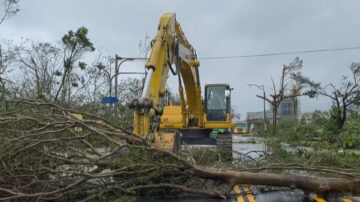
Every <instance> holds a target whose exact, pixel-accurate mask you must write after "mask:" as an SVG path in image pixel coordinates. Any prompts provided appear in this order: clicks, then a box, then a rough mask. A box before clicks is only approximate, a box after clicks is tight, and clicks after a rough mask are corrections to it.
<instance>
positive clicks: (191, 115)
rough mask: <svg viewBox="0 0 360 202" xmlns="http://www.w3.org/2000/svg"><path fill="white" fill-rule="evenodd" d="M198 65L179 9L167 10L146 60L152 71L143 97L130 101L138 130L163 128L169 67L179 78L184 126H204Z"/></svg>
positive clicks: (148, 68) (135, 128) (137, 132)
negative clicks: (181, 24) (186, 35)
mask: <svg viewBox="0 0 360 202" xmlns="http://www.w3.org/2000/svg"><path fill="white" fill-rule="evenodd" d="M198 67H199V61H198V60H197V57H196V52H195V50H194V48H193V47H192V46H191V45H190V43H189V42H188V41H187V39H186V38H185V35H184V33H183V32H182V29H181V27H180V24H179V23H178V22H177V21H176V18H175V13H165V14H164V15H162V16H161V18H160V22H159V25H158V32H157V35H156V37H155V39H154V40H153V41H152V49H151V54H150V57H149V58H148V60H147V62H146V68H147V70H148V74H147V77H146V79H145V84H144V89H143V92H142V95H141V98H140V99H135V100H133V101H132V102H131V103H130V104H129V106H130V108H132V109H134V133H135V134H138V135H143V136H148V135H149V134H153V133H154V132H156V131H158V130H159V128H160V117H161V115H162V113H163V109H164V104H163V97H164V96H165V87H166V82H167V78H168V72H169V70H170V71H171V72H172V74H174V75H177V76H178V79H179V96H180V105H181V114H182V124H183V127H187V125H189V124H190V125H196V126H198V127H203V125H204V123H203V104H202V97H201V86H200V78H199V70H198ZM182 83H183V85H184V87H185V93H186V101H185V98H184V88H183V86H182Z"/></svg>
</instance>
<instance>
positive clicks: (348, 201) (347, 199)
mask: <svg viewBox="0 0 360 202" xmlns="http://www.w3.org/2000/svg"><path fill="white" fill-rule="evenodd" d="M341 200H343V201H344V202H353V201H352V200H350V199H349V198H347V197H341Z"/></svg>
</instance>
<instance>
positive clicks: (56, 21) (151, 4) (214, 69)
mask: <svg viewBox="0 0 360 202" xmlns="http://www.w3.org/2000/svg"><path fill="white" fill-rule="evenodd" d="M359 6H360V2H358V1H355V0H354V1H335V0H332V1H325V0H323V1H310V0H308V1H256V2H254V1H236V0H231V1H230V0H229V1H208V0H197V1H190V0H184V1H170V0H156V1H145V0H144V1H140V0H128V1H115V0H111V1H110V0H108V1H95V0H92V1H90V0H77V1H72V0H62V1H46V0H32V1H26V0H21V1H20V8H21V11H20V12H19V13H18V14H17V15H16V16H15V17H13V18H11V19H10V20H8V21H6V22H4V23H3V24H1V25H0V39H13V40H15V41H18V40H20V37H24V38H29V39H31V40H35V41H52V42H54V41H58V40H60V39H61V37H62V35H63V34H64V33H66V32H67V31H68V30H70V29H76V28H78V27H80V26H86V27H87V28H88V29H89V37H90V39H91V40H92V41H93V43H94V44H95V45H96V46H98V47H101V49H102V50H103V52H104V54H108V55H114V54H115V53H117V54H119V55H121V56H140V53H139V50H138V44H139V40H140V39H143V37H144V35H145V33H148V34H149V35H150V36H152V37H153V36H154V35H155V34H156V27H157V23H158V19H159V17H160V15H161V14H162V13H164V12H169V11H170V12H176V14H177V18H178V21H179V22H180V23H181V25H182V27H183V30H184V32H185V34H186V36H187V38H188V39H189V41H190V42H191V43H192V44H193V46H194V47H195V48H196V50H197V53H198V56H199V57H200V58H201V57H209V56H228V55H245V54H253V53H260V54H261V53H268V52H285V51H297V50H305V49H319V48H338V47H349V46H360V40H359V36H360V21H359V19H360V13H359V12H358V8H359ZM359 52H360V51H359V50H354V51H346V52H331V53H319V54H299V55H284V56H275V57H259V58H245V59H229V60H200V64H201V67H200V73H201V80H202V83H203V84H205V83H221V82H227V83H230V85H232V86H233V87H234V88H235V91H234V92H233V104H234V105H237V106H238V107H237V108H238V110H239V111H240V112H241V113H242V114H243V115H244V114H245V113H246V112H248V111H260V110H261V109H262V102H261V100H259V99H258V98H256V97H255V95H256V94H258V93H261V92H259V91H258V90H257V89H254V88H249V87H248V86H247V85H246V84H248V83H258V84H265V85H266V89H267V91H270V90H271V89H270V87H271V79H270V78H271V77H273V78H274V80H275V81H276V80H277V79H278V78H279V75H280V72H281V68H282V65H283V64H287V63H289V62H291V61H292V60H293V59H294V58H295V57H296V56H299V57H300V58H301V59H303V61H304V67H303V72H304V74H305V75H308V76H311V78H313V79H314V80H318V81H321V82H323V83H328V82H332V81H337V80H339V79H340V78H341V75H342V74H347V73H349V72H348V67H349V65H350V64H351V62H352V61H359V60H360V55H359ZM142 69H143V63H127V64H124V66H123V70H124V71H127V70H129V71H130V70H142ZM176 84H177V82H176V78H171V79H170V80H169V85H170V87H171V88H172V89H174V90H176ZM301 102H302V110H303V111H312V110H314V109H322V110H326V109H327V108H328V107H329V106H330V104H331V103H329V101H328V100H327V99H325V98H320V99H318V100H309V99H307V98H302V99H301ZM243 117H244V116H243Z"/></svg>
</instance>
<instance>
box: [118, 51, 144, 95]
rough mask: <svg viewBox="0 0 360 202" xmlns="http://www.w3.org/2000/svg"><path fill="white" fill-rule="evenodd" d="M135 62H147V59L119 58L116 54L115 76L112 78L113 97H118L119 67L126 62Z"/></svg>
mask: <svg viewBox="0 0 360 202" xmlns="http://www.w3.org/2000/svg"><path fill="white" fill-rule="evenodd" d="M135 60H147V58H130V57H119V56H118V55H117V54H116V55H115V74H114V75H113V76H112V78H113V77H115V97H117V96H118V84H119V83H118V75H119V74H122V73H120V72H119V69H120V66H121V65H122V64H123V63H124V62H126V61H135ZM119 61H120V63H119ZM134 73H135V72H134Z"/></svg>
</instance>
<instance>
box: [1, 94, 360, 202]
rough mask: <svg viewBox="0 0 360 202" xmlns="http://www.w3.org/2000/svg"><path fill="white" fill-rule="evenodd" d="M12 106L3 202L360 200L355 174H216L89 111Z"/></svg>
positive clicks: (272, 169)
mask: <svg viewBox="0 0 360 202" xmlns="http://www.w3.org/2000/svg"><path fill="white" fill-rule="evenodd" d="M9 105H10V107H9V110H8V111H6V112H4V113H1V114H0V161H1V162H0V176H1V177H0V181H1V185H0V200H9V199H22V200H57V199H58V200H61V199H66V200H74V199H76V200H83V201H89V200H93V199H104V198H106V199H109V198H112V199H114V198H119V197H127V196H139V195H140V190H141V194H143V195H156V194H164V193H173V192H177V191H181V192H190V193H195V194H201V195H207V196H211V197H218V198H226V197H227V195H228V194H229V193H230V191H231V190H232V188H233V187H234V186H235V185H236V184H250V185H269V186H282V187H291V188H300V189H303V190H306V191H310V192H317V193H324V192H350V193H360V180H359V179H360V178H359V177H360V170H359V169H357V168H325V167H321V166H313V167H308V166H304V165H293V164H291V165H266V166H264V167H251V168H244V167H241V168H240V167H239V168H236V167H234V170H229V169H224V168H223V167H222V168H221V167H220V168H219V166H217V167H218V168H212V167H209V166H204V165H201V164H199V163H198V161H197V160H196V158H197V156H196V155H194V154H191V153H187V152H186V151H182V152H180V153H179V154H178V155H175V154H174V153H172V152H170V151H167V150H163V149H161V148H158V147H156V146H155V145H154V144H152V143H151V142H149V141H147V139H146V138H145V137H140V136H137V135H136V134H133V133H132V132H129V131H126V130H124V129H122V128H119V127H116V125H115V124H112V123H109V122H108V121H107V120H105V119H102V118H100V117H98V116H95V115H92V114H89V113H86V112H79V111H76V110H72V109H66V108H63V107H61V106H58V105H55V104H51V103H44V102H40V101H36V100H21V101H18V102H11V104H9ZM79 114H81V116H82V118H79ZM210 165H211V164H210ZM279 170H280V171H281V172H277V171H279ZM293 170H306V171H309V172H311V174H312V175H311V176H303V175H296V174H294V173H293V172H291V171H293ZM284 171H287V172H284ZM219 184H222V186H218V185H219Z"/></svg>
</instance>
